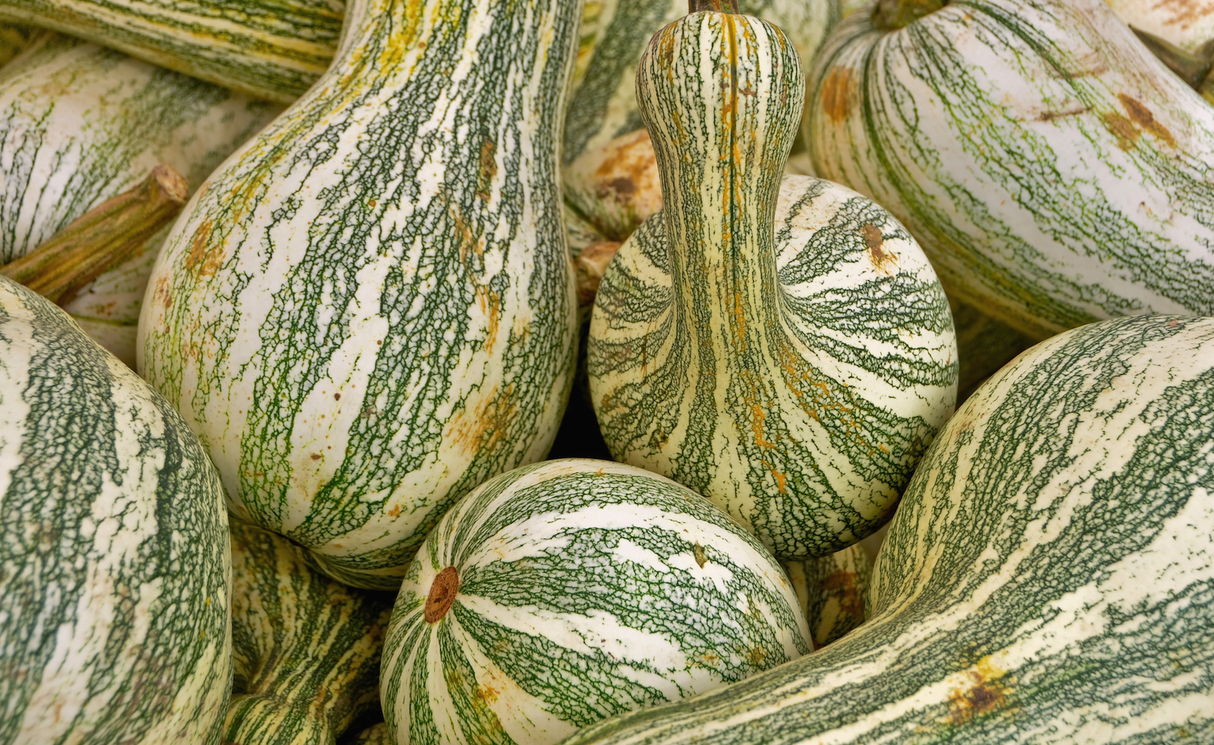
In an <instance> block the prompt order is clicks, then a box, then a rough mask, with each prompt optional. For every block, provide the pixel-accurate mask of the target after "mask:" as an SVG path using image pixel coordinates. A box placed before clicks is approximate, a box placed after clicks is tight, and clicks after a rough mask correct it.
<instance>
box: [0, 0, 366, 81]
mask: <svg viewBox="0 0 1214 745" xmlns="http://www.w3.org/2000/svg"><path fill="white" fill-rule="evenodd" d="M343 5H344V3H343V2H342V0H6V2H5V3H4V4H3V5H0V22H7V23H28V24H33V25H36V26H42V27H46V28H52V29H54V30H56V31H61V32H63V33H65V34H69V35H71V36H76V37H80V38H82V39H87V40H89V41H92V42H95V43H97V44H100V45H102V46H105V47H109V48H112V49H118V50H121V51H123V52H126V53H127V54H129V55H131V56H133V57H137V58H139V59H142V60H145V61H147V62H151V63H153V64H156V65H159V66H161V67H166V68H168V69H170V70H176V71H177V72H180V73H184V74H186V75H189V76H191V77H195V78H199V79H201V80H206V81H208V82H211V83H215V84H217V85H221V86H223V87H225V88H232V89H234V90H238V91H241V92H243V93H247V94H249V95H252V96H256V97H258V98H264V99H267V100H270V101H278V102H280V103H290V102H291V101H293V100H295V99H296V98H298V97H299V96H300V95H302V94H303V93H304V91H306V90H307V89H308V87H309V86H310V85H312V83H314V82H316V79H317V78H318V77H320V75H321V74H322V73H323V72H324V71H325V70H326V69H327V68H328V66H329V63H330V62H331V61H332V59H333V53H334V51H335V50H336V48H337V43H338V39H339V37H340V34H341V29H342V12H343Z"/></svg>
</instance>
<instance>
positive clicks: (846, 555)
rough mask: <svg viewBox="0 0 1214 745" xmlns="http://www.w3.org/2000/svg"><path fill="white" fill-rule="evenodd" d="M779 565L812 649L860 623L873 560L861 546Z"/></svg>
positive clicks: (830, 641)
mask: <svg viewBox="0 0 1214 745" xmlns="http://www.w3.org/2000/svg"><path fill="white" fill-rule="evenodd" d="M780 565H781V566H782V567H784V571H785V572H786V573H787V574H788V581H789V582H791V583H792V587H793V592H795V593H796V594H797V600H798V602H799V603H800V607H801V613H802V614H803V615H804V616H805V622H806V623H807V624H809V634H810V638H812V639H813V642H814V649H821V648H822V647H825V646H826V645H827V644H832V643H834V642H836V641H838V640H839V639H841V638H842V637H843V636H844V635H845V634H847V633H849V632H850V631H851V630H852V629H855V628H856V627H857V626H859V625H860V624H862V623H864V621H865V619H866V618H867V616H866V614H865V608H864V603H865V599H866V598H867V596H868V588H869V583H870V582H871V581H872V572H873V563H872V560H871V559H869V558H868V553H866V552H865V550H864V548H863V547H862V546H860V545H855V546H848V547H847V548H845V549H843V550H842V551H836V552H835V553H833V554H831V555H830V556H821V557H818V558H814V559H804V560H802V561H782V562H780Z"/></svg>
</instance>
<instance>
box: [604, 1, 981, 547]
mask: <svg viewBox="0 0 1214 745" xmlns="http://www.w3.org/2000/svg"><path fill="white" fill-rule="evenodd" d="M637 90H638V99H639V100H640V102H641V107H642V108H641V110H642V112H643V113H644V114H645V118H646V125H647V126H648V128H649V132H650V135H651V136H652V138H653V144H654V148H655V151H656V153H657V156H658V165H659V168H660V169H661V177H662V193H663V200H664V203H665V209H664V210H663V212H662V213H661V214H659V215H655V216H654V217H653V218H651V219H650V220H649V221H647V222H646V223H645V224H644V225H642V226H641V227H640V228H639V229H638V230H637V231H636V232H635V233H633V234H632V236H631V237H630V238H629V239H628V241H627V242H625V244H624V246H623V247H622V248H621V249H620V252H619V254H617V255H616V257H615V259H613V260H612V263H611V264H610V265H609V266H608V268H607V273H606V274H605V276H604V277H603V282H602V284H601V285H600V287H599V292H598V297H597V298H596V299H595V308H594V313H593V315H592V317H591V324H590V343H589V351H588V360H587V364H588V368H589V374H590V391H591V396H592V400H593V403H594V407H595V413H596V414H597V416H598V419H599V425H600V427H601V429H602V432H603V437H604V439H605V440H606V442H607V445H608V447H610V448H611V453H612V456H613V457H615V458H616V459H619V460H623V461H626V462H628V463H631V464H633V465H636V466H641V467H643V468H648V469H650V470H653V471H656V472H658V473H662V474H664V475H666V476H669V477H671V478H673V479H674V480H675V481H678V482H680V483H682V484H685V485H687V486H689V487H690V488H692V489H693V490H695V491H697V492H699V493H701V494H703V495H705V496H707V497H708V498H709V499H711V500H713V501H714V502H715V503H716V504H718V505H719V506H720V507H722V508H724V509H726V510H727V511H728V512H729V514H730V515H731V516H733V517H734V519H736V520H738V521H739V522H740V523H741V524H742V525H744V526H746V527H747V528H749V529H750V530H752V531H754V532H755V534H756V535H758V536H759V538H760V539H761V540H762V541H763V542H764V543H765V544H766V545H767V546H768V547H769V548H772V549H773V550H774V551H775V553H776V555H777V556H778V557H780V558H781V559H798V558H808V557H813V556H823V555H826V554H828V553H832V552H834V551H838V550H839V549H842V548H844V547H846V546H848V545H850V544H852V543H855V542H856V541H858V540H860V539H861V538H863V537H864V536H865V535H867V534H868V533H871V532H872V531H874V530H876V529H877V528H878V527H879V526H880V524H881V523H882V522H884V521H885V520H886V519H887V518H888V514H889V512H890V510H892V509H893V505H894V503H895V502H896V501H897V499H898V495H899V494H900V493H901V491H902V489H904V488H905V486H906V482H907V480H908V479H909V478H910V474H911V471H912V470H913V468H914V464H915V462H916V461H917V460H918V458H919V456H920V455H922V453H923V450H924V449H926V447H927V445H928V444H929V443H930V442H931V439H932V437H933V436H934V435H935V432H936V430H937V429H938V428H939V427H940V425H941V424H943V423H944V421H945V420H946V419H947V418H948V416H949V415H950V414H951V413H952V409H953V401H954V397H955V395H956V382H957V377H956V376H957V368H956V354H957V352H956V345H955V342H954V338H953V326H952V318H951V316H950V314H949V310H948V304H947V300H946V298H945V296H944V292H943V290H942V289H941V287H940V283H939V282H938V281H937V280H936V277H935V274H934V273H933V272H932V268H931V266H930V265H929V264H928V262H927V259H926V258H925V257H924V256H923V254H922V252H921V251H919V249H918V246H916V245H915V243H914V240H913V239H912V238H911V237H910V236H909V235H908V234H907V233H906V231H905V229H903V228H902V226H901V225H899V224H898V223H897V222H896V221H895V220H894V219H893V218H892V217H891V216H890V215H889V213H887V212H886V211H885V210H883V209H881V208H880V207H878V206H877V205H875V204H873V203H872V202H870V201H869V200H867V199H865V198H863V197H861V196H860V195H858V194H856V193H854V192H851V191H850V190H847V189H843V188H841V187H838V186H836V185H834V184H830V183H828V182H825V181H821V180H817V179H813V178H809V177H789V178H787V179H783V182H781V179H782V177H783V167H784V163H785V161H786V160H787V157H788V152H789V148H790V147H791V143H792V137H793V132H794V131H795V129H796V126H797V122H798V121H799V114H800V101H801V95H802V92H803V85H802V78H801V73H800V66H799V61H798V58H797V55H796V53H795V51H794V50H793V48H792V45H791V44H789V43H788V41H787V39H785V38H784V36H783V35H782V34H781V33H780V31H779V30H778V29H776V28H775V27H773V26H770V25H768V24H766V23H765V22H762V21H759V20H758V19H754V18H751V17H749V16H743V15H736V14H733V13H724V12H707V11H706V12H697V13H693V14H691V15H689V16H687V17H686V18H684V19H683V20H682V21H679V22H678V23H675V24H672V25H670V26H667V27H666V28H665V29H663V30H662V31H661V32H660V33H659V34H657V35H656V36H655V37H654V39H653V41H652V42H651V44H650V47H649V50H648V52H647V53H646V55H645V57H643V58H642V60H641V67H640V71H639V73H638V76H637Z"/></svg>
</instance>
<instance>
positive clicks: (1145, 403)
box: [565, 316, 1214, 745]
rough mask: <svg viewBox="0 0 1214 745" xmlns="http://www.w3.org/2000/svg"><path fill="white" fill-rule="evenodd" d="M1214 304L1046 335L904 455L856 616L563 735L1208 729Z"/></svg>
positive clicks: (854, 738)
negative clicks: (783, 660) (825, 634)
mask: <svg viewBox="0 0 1214 745" xmlns="http://www.w3.org/2000/svg"><path fill="white" fill-rule="evenodd" d="M1212 428H1214V318H1193V317H1181V316H1137V317H1130V318H1121V319H1115V320H1110V321H1103V322H1100V323H1096V324H1092V325H1088V326H1084V327H1082V328H1079V329H1075V330H1073V331H1068V332H1066V333H1064V334H1061V335H1059V336H1056V337H1054V338H1052V339H1049V340H1047V341H1044V342H1042V343H1040V344H1038V345H1036V346H1034V347H1033V348H1032V349H1030V350H1028V351H1027V352H1025V353H1024V354H1022V355H1021V356H1019V357H1018V358H1017V359H1016V360H1015V361H1014V362H1013V363H1012V364H1011V365H1009V366H1008V367H1005V368H1004V369H1003V370H1001V371H1000V372H999V373H997V374H996V375H995V376H994V377H992V378H991V379H990V380H988V381H987V382H986V384H984V385H983V386H981V387H980V388H979V389H978V391H977V392H976V393H975V394H974V395H973V396H972V397H971V398H970V399H969V401H967V402H966V403H965V404H964V405H963V406H962V407H961V408H960V409H959V410H958V412H957V415H956V416H955V417H953V418H952V419H951V420H950V421H949V423H948V424H947V425H945V427H944V429H943V430H942V431H941V432H940V435H939V436H938V437H937V438H936V441H935V442H934V443H933V444H932V447H931V448H930V449H929V451H928V453H927V455H925V456H924V458H923V462H922V463H921V464H920V467H919V469H918V471H916V473H915V476H914V478H913V479H912V480H911V484H910V486H909V487H908V488H907V491H906V495H905V496H904V497H903V500H902V503H901V505H900V506H899V508H898V511H897V513H896V514H895V515H894V518H893V520H892V522H891V523H890V528H889V535H888V537H887V539H886V541H885V543H884V545H883V546H882V547H881V551H880V554H879V555H878V557H877V563H876V567H875V569H874V573H873V580H872V588H871V590H870V601H871V609H872V613H871V615H870V618H869V620H868V621H867V622H866V623H865V624H864V625H862V626H860V627H859V628H857V629H856V630H855V631H853V632H851V633H850V634H848V635H847V636H845V637H843V638H842V639H840V640H839V641H837V642H835V643H834V644H832V645H830V646H828V647H826V648H825V649H823V650H822V651H820V652H816V653H814V654H811V655H807V656H806V657H803V658H801V659H799V660H795V661H793V662H791V663H788V664H785V665H782V666H780V667H778V668H774V669H772V670H769V671H767V672H764V673H760V674H758V675H756V676H754V677H752V678H750V679H748V680H746V681H743V682H741V683H738V684H735V685H733V686H731V687H729V688H726V689H724V690H721V691H714V692H711V693H708V694H704V695H702V696H699V697H697V698H694V699H689V700H687V701H685V702H682V703H676V704H671V705H666V706H661V707H656V708H653V709H649V710H646V711H644V712H640V713H636V714H631V715H626V716H623V717H617V718H615V719H612V720H608V721H604V722H602V723H601V724H599V725H592V726H591V727H588V728H587V729H585V730H584V731H583V732H581V733H579V734H578V735H577V736H575V737H572V738H570V739H569V740H567V741H566V743H565V745H591V744H592V743H593V745H608V744H616V743H641V742H644V743H647V745H673V744H674V743H696V744H697V745H726V744H729V745H744V744H753V745H759V744H760V743H761V744H762V745H784V744H786V743H787V744H791V743H853V744H855V745H859V744H861V743H890V742H896V743H906V744H907V745H919V744H921V743H938V742H957V743H967V745H996V744H1000V745H1001V744H1003V743H1009V742H1025V743H1030V742H1031V743H1038V744H1042V745H1044V744H1045V743H1102V744H1109V745H1111V744H1113V743H1126V744H1127V745H1128V744H1129V743H1146V742H1185V741H1188V740H1191V741H1193V742H1209V741H1210V740H1211V738H1212V737H1214V716H1212V714H1211V708H1210V701H1211V690H1212V688H1214V680H1212V678H1211V670H1214V447H1212V446H1211V432H1212V431H1214V429H1212Z"/></svg>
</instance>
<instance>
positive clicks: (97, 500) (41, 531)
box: [0, 278, 232, 745]
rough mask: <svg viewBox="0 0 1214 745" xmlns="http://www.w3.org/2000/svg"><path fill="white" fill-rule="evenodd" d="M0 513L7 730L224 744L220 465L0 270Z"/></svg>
mask: <svg viewBox="0 0 1214 745" xmlns="http://www.w3.org/2000/svg"><path fill="white" fill-rule="evenodd" d="M0 515H3V519H2V520H0V586H2V587H3V592H0V672H2V673H3V674H0V701H3V702H4V706H3V708H0V742H3V743H6V744H8V745H44V744H45V743H132V744H139V745H160V743H170V742H180V743H199V744H202V745H219V742H220V732H221V729H220V728H221V726H222V724H223V716H224V710H225V708H226V706H227V702H228V690H229V686H230V681H231V674H232V636H231V619H230V615H229V614H230V606H229V594H230V593H231V589H232V588H231V582H232V566H231V554H230V549H229V544H228V517H227V512H226V511H225V509H224V498H223V487H222V485H221V483H220V480H219V474H218V473H217V472H216V471H215V467H214V466H212V465H211V463H210V461H209V460H207V456H206V453H205V452H203V450H202V447H201V446H200V445H199V443H198V439H197V438H196V437H195V436H194V434H193V433H192V432H190V430H189V428H188V427H187V426H186V424H185V422H184V421H182V419H181V417H180V416H179V415H178V413H177V412H176V410H174V409H173V407H172V405H171V404H169V402H167V401H165V400H164V398H163V397H162V396H160V395H159V394H158V393H156V392H155V391H153V390H152V389H151V388H149V387H148V385H147V384H146V383H144V381H142V380H141V379H140V378H139V377H138V376H136V375H135V373H133V372H131V370H130V369H128V368H127V367H126V365H123V364H122V363H121V362H119V361H118V360H117V359H116V358H114V356H113V355H111V354H109V353H108V352H106V351H105V350H104V349H102V348H101V347H99V346H98V345H97V344H96V343H94V342H93V341H92V340H90V339H89V338H88V337H87V336H85V335H84V334H83V333H82V332H81V331H80V329H79V328H77V327H76V325H75V324H74V323H72V321H71V319H70V318H69V317H68V316H67V315H66V314H65V313H64V312H63V311H62V310H60V309H59V308H57V307H55V306H54V305H52V304H51V303H50V302H49V301H47V300H46V299H44V298H42V297H41V296H39V295H36V294H34V293H33V292H32V291H30V290H27V289H26V288H24V287H21V286H20V285H18V284H16V283H14V282H13V281H11V280H9V279H6V278H0Z"/></svg>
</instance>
